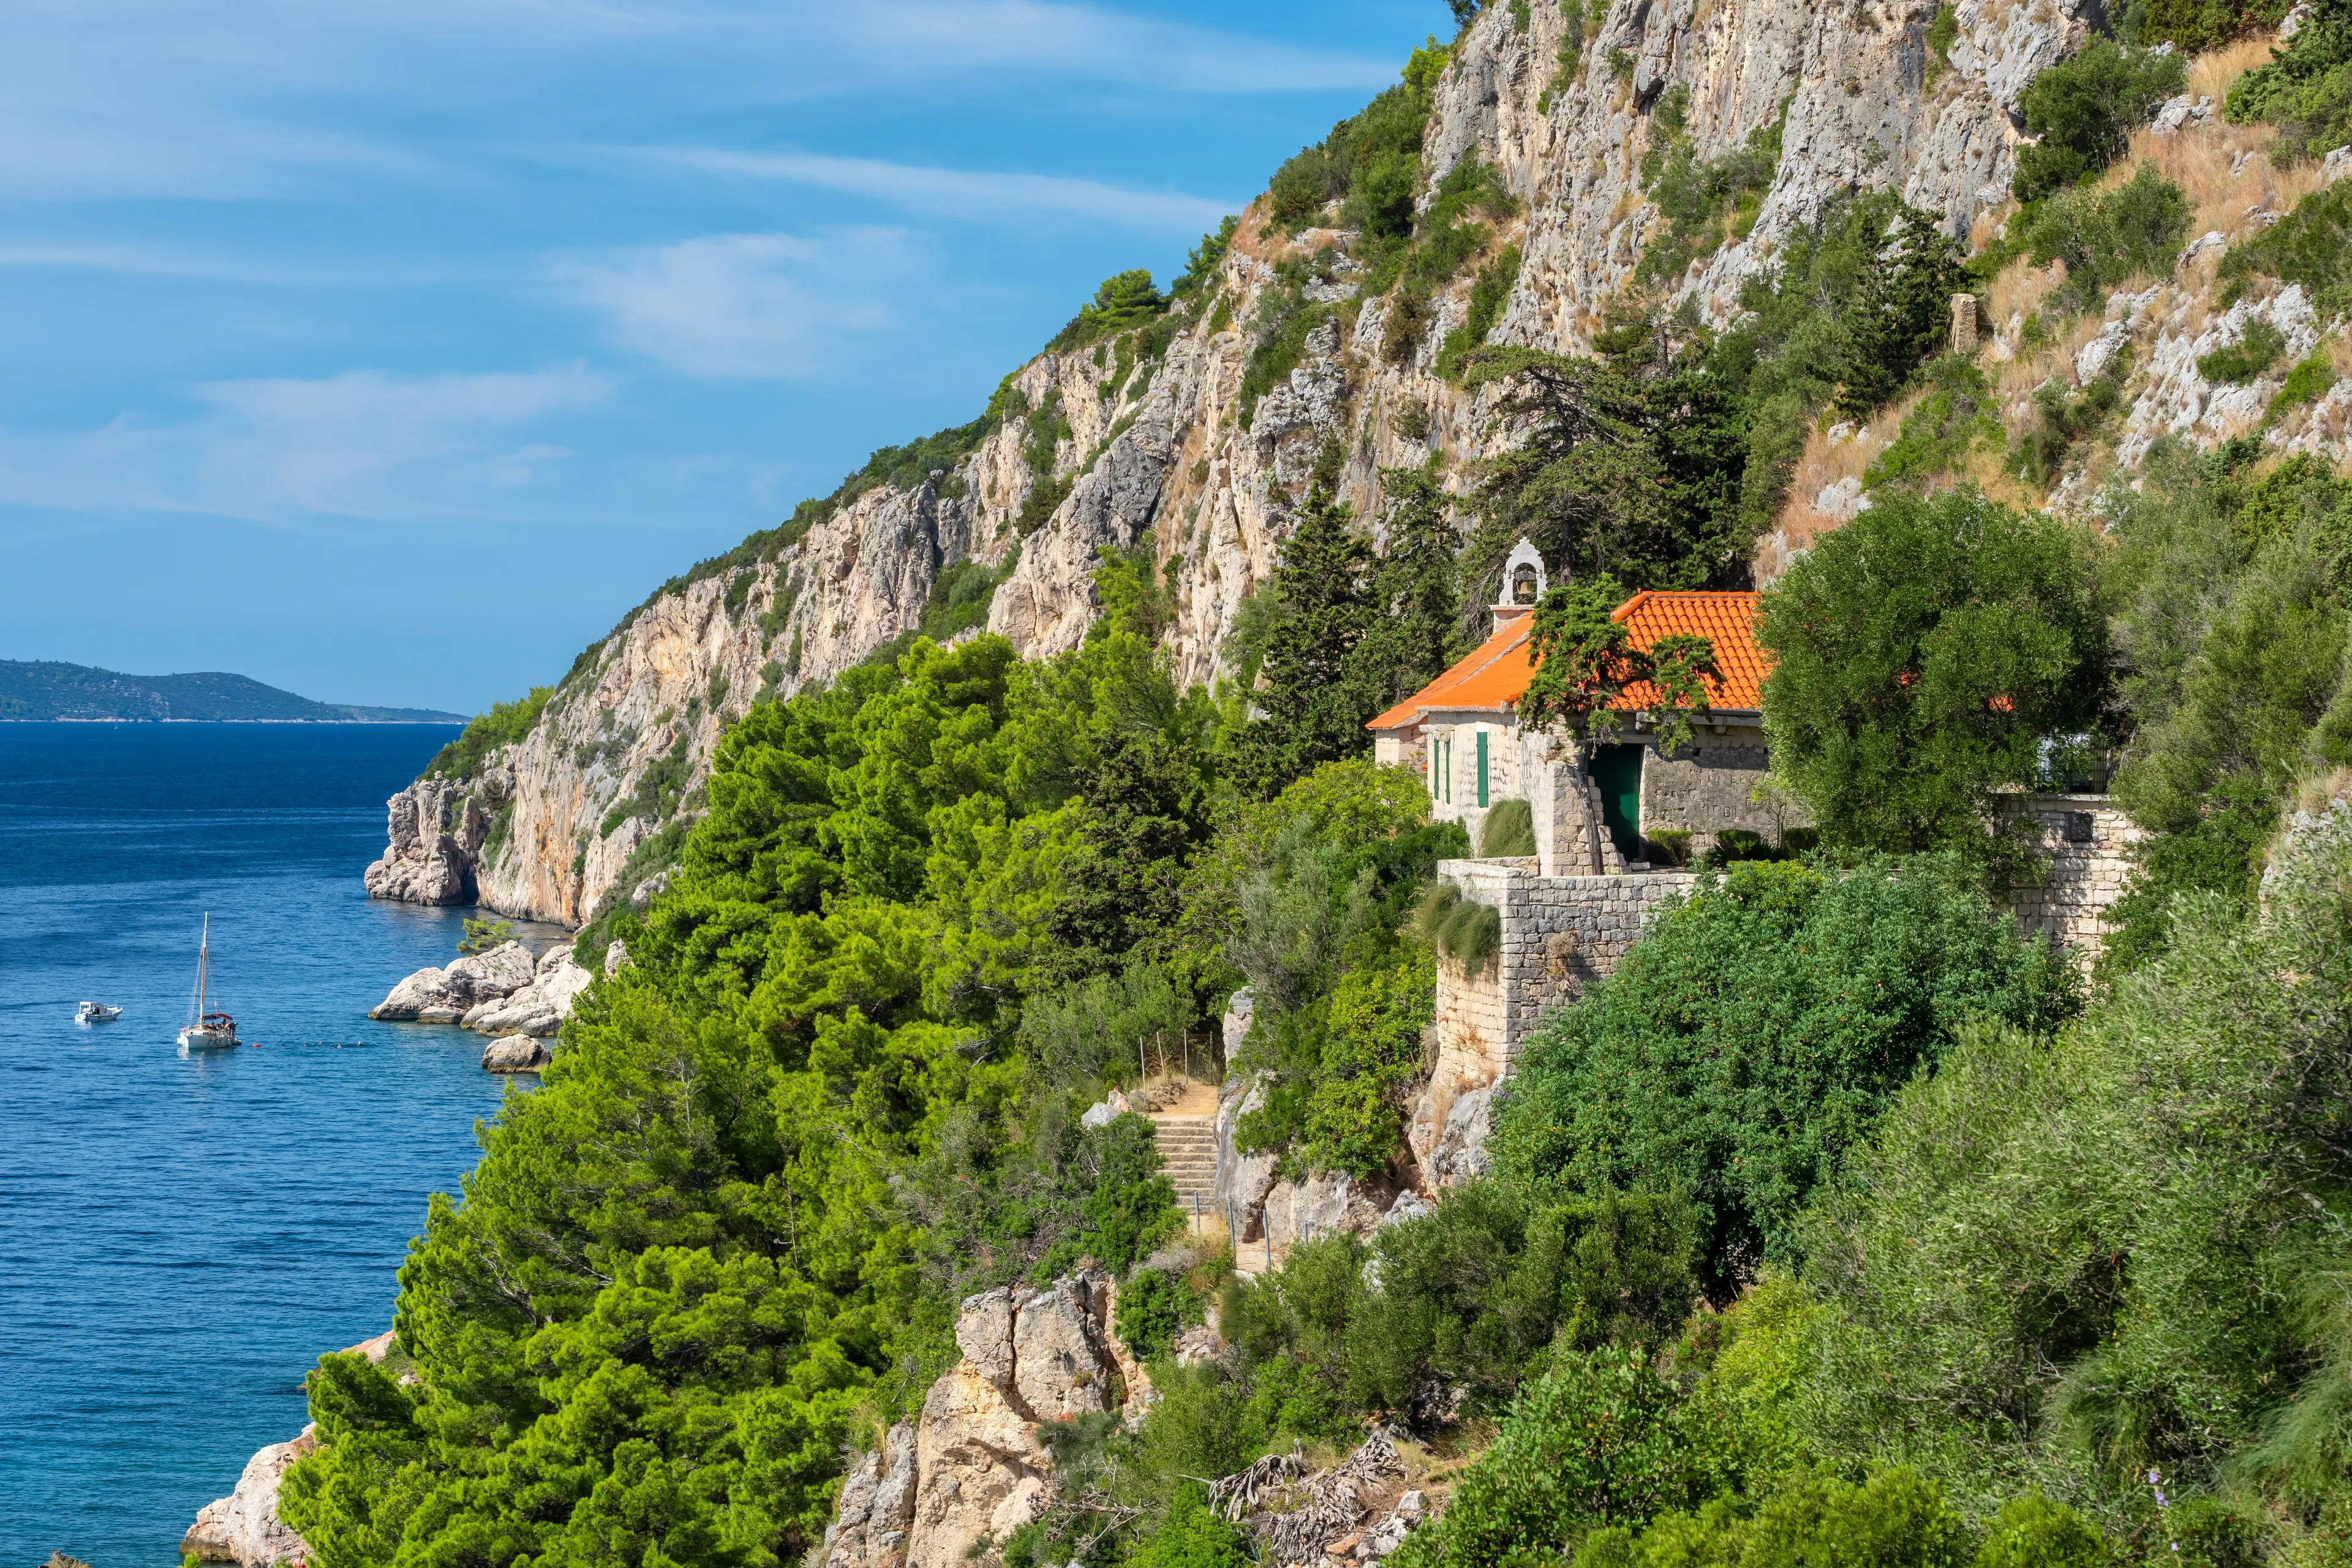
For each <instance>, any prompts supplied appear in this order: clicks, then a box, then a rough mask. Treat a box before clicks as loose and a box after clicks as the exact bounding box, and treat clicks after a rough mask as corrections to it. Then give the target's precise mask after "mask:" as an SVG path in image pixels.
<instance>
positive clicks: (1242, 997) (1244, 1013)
mask: <svg viewBox="0 0 2352 1568" xmlns="http://www.w3.org/2000/svg"><path fill="white" fill-rule="evenodd" d="M1256 1016H1257V998H1256V996H1255V994H1253V993H1252V992H1251V990H1250V988H1249V987H1248V986H1246V985H1244V986H1243V987H1242V988H1241V989H1240V990H1238V991H1236V992H1234V994H1233V996H1232V998H1231V999H1230V1000H1228V1001H1227V1002H1226V1003H1225V1016H1224V1018H1223V1021H1222V1024H1221V1026H1220V1027H1221V1031H1222V1033H1223V1037H1224V1045H1225V1060H1227V1061H1231V1060H1233V1059H1234V1057H1236V1056H1238V1055H1239V1054H1240V1053H1241V1048H1242V1042H1244V1040H1247V1039H1248V1038H1249V1032H1250V1024H1251V1023H1252V1021H1253V1020H1255V1018H1256Z"/></svg>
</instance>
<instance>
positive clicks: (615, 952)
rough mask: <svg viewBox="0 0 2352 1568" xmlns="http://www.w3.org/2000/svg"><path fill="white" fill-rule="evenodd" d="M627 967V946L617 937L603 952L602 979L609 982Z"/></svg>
mask: <svg viewBox="0 0 2352 1568" xmlns="http://www.w3.org/2000/svg"><path fill="white" fill-rule="evenodd" d="M627 967H629V944H628V943H627V942H623V941H621V940H620V939H619V938H618V937H615V938H614V940H613V945H612V946H610V947H608V948H606V949H605V950H604V978H605V979H607V980H610V979H612V978H613V976H614V975H615V974H618V973H621V971H623V970H624V969H626V968H627Z"/></svg>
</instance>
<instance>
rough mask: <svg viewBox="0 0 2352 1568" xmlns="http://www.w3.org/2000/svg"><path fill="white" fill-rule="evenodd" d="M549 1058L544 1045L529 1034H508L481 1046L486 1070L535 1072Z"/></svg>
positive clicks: (545, 1063)
mask: <svg viewBox="0 0 2352 1568" xmlns="http://www.w3.org/2000/svg"><path fill="white" fill-rule="evenodd" d="M550 1060H551V1056H550V1053H549V1051H548V1048H547V1047H546V1045H545V1044H544V1043H543V1042H541V1041H540V1040H537V1039H534V1038H532V1037H530V1036H529V1035H509V1036H507V1037H505V1038H504V1039H501V1040H492V1041H491V1042H490V1043H489V1044H488V1045H487V1046H484V1047H482V1067H483V1069H484V1070H485V1071H488V1072H537V1071H538V1070H539V1069H540V1068H543V1067H545V1066H546V1065H547V1064H548V1062H549V1061H550Z"/></svg>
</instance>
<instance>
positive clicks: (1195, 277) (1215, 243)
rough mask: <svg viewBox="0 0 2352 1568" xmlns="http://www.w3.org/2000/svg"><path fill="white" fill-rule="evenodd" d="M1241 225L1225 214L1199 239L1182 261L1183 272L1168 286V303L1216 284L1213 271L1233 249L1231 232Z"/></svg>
mask: <svg viewBox="0 0 2352 1568" xmlns="http://www.w3.org/2000/svg"><path fill="white" fill-rule="evenodd" d="M1241 222H1242V220H1241V219H1240V218H1239V217H1236V216H1233V215H1231V214H1228V215H1227V216H1225V217H1224V218H1223V220H1222V221H1220V222H1219V223H1218V225H1217V226H1216V227H1215V228H1214V229H1213V230H1212V231H1210V232H1209V233H1207V234H1204V235H1202V237H1201V243H1200V244H1198V245H1196V246H1194V247H1192V252H1191V254H1189V255H1187V256H1186V257H1185V258H1184V270H1183V271H1181V272H1180V273H1178V274H1177V275H1176V281H1175V282H1173V283H1171V284H1170V285H1169V286H1168V294H1169V297H1170V298H1171V299H1182V298H1183V297H1184V296H1186V295H1188V294H1195V293H1198V292H1200V290H1202V289H1205V288H1207V287H1208V286H1209V285H1210V284H1212V283H1213V282H1215V281H1216V278H1217V268H1219V267H1221V266H1223V263H1224V259H1225V252H1227V251H1228V250H1231V249H1232V248H1233V246H1234V231H1235V230H1236V229H1238V228H1240V227H1241Z"/></svg>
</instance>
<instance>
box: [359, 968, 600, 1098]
mask: <svg viewBox="0 0 2352 1568" xmlns="http://www.w3.org/2000/svg"><path fill="white" fill-rule="evenodd" d="M625 963H628V950H627V949H626V948H625V946H624V945H623V944H621V943H619V942H614V944H613V945H612V947H611V948H610V949H609V950H608V951H607V952H605V954H604V973H606V974H612V973H617V972H618V971H619V970H620V968H621V967H622V966H623V965H624V964H625ZM595 980H596V975H595V973H594V972H593V971H591V970H589V969H587V968H586V967H584V966H583V964H582V963H580V962H579V961H578V960H577V959H575V958H573V957H572V949H571V947H570V946H569V945H568V944H562V943H559V944H558V945H556V946H554V947H551V948H549V949H548V950H547V951H546V952H542V953H541V954H540V955H539V956H538V957H537V958H536V959H534V958H532V957H531V955H530V949H529V948H527V947H525V946H523V944H522V943H520V942H505V943H503V944H501V945H499V946H498V947H494V948H492V949H491V950H490V951H489V952H481V953H473V954H469V955H467V956H466V957H463V958H460V959H457V961H456V962H455V963H451V964H449V965H448V966H447V967H446V968H426V969H420V970H418V971H417V972H416V973H414V974H412V975H410V976H408V978H406V979H405V980H403V981H402V982H400V984H397V985H394V987H393V988H392V992H391V994H389V995H387V996H385V997H384V999H383V1001H382V1002H379V1003H377V1004H376V1005H374V1006H373V1007H371V1008H369V1009H368V1016H369V1017H371V1018H374V1019H377V1020H379V1021H390V1022H395V1023H415V1024H454V1025H456V1026H457V1027H459V1028H461V1029H473V1030H476V1031H478V1032H479V1033H481V1034H485V1035H490V1036H493V1037H494V1038H493V1039H492V1040H491V1042H490V1044H489V1045H488V1046H487V1047H484V1049H483V1051H482V1066H483V1068H485V1069H487V1070H488V1071H490V1072H536V1071H538V1070H539V1069H540V1068H543V1067H545V1066H546V1065H547V1064H548V1062H549V1060H550V1059H551V1052H550V1050H549V1048H548V1047H547V1044H546V1041H547V1040H548V1039H549V1038H550V1037H552V1036H553V1035H554V1034H555V1032H556V1031H557V1030H559V1029H561V1028H562V1026H563V1021H564V1020H565V1019H566V1018H569V1017H570V1016H572V1005H573V1004H574V1003H575V1002H577V1001H578V1000H579V999H580V996H581V994H583V992H585V991H586V990H587V989H588V987H589V986H590V985H592V984H594V983H595Z"/></svg>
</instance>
